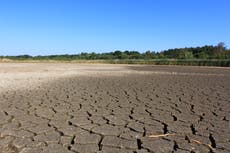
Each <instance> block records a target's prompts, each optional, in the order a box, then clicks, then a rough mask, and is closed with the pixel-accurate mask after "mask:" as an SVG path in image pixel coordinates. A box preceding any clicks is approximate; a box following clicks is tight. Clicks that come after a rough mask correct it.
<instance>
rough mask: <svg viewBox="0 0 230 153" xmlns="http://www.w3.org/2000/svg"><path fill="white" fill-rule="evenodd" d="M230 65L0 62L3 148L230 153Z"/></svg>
mask: <svg viewBox="0 0 230 153" xmlns="http://www.w3.org/2000/svg"><path fill="white" fill-rule="evenodd" d="M229 119H230V69H229V68H206V67H179V66H129V65H77V64H28V63H27V64H13V63H11V64H9V63H7V64H6V63H4V64H3V63H1V64H0V153H148V152H149V153H167V152H168V153H172V152H175V153H177V152H178V153H182V152H183V153H212V152H216V153H219V152H220V153H228V152H230V123H229Z"/></svg>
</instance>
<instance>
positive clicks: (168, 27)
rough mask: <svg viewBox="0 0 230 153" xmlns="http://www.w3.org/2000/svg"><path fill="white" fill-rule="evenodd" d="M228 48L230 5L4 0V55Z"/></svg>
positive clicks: (212, 1)
mask: <svg viewBox="0 0 230 153" xmlns="http://www.w3.org/2000/svg"><path fill="white" fill-rule="evenodd" d="M220 41H223V42H225V44H226V46H227V47H228V48H230V0H0V55H21V54H30V55H47V54H65V53H68V54H75V53H80V52H110V51H114V50H137V51H140V52H144V51H146V50H154V51H161V50H164V49H169V48H177V47H178V48H179V47H190V46H193V47H196V46H202V45H206V44H207V45H216V44H217V43H218V42H220Z"/></svg>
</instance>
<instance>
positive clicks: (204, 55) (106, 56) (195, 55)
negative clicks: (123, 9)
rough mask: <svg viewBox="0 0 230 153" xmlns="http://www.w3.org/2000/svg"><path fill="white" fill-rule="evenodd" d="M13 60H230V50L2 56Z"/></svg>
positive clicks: (171, 50) (207, 48) (193, 48)
mask: <svg viewBox="0 0 230 153" xmlns="http://www.w3.org/2000/svg"><path fill="white" fill-rule="evenodd" d="M0 58H7V59H11V60H63V61H71V60H116V59H118V60H125V59H127V60H131V59H133V60H135V59H137V60H138V59H139V60H140V59H141V60H151V59H207V60H208V59H230V50H229V49H227V48H226V47H225V45H224V43H222V42H220V43H218V44H217V45H216V46H212V45H209V46H208V45H206V46H202V47H189V48H174V49H168V50H164V51H161V52H155V51H146V52H144V53H140V52H138V51H120V50H116V51H114V52H109V53H95V52H92V53H86V52H83V53H80V54H73V55H69V54H64V55H48V56H30V55H19V56H0Z"/></svg>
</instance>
